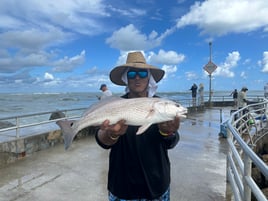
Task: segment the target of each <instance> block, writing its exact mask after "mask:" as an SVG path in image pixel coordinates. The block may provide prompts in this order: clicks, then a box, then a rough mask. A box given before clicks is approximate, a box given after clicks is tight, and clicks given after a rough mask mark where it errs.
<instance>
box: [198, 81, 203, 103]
mask: <svg viewBox="0 0 268 201" xmlns="http://www.w3.org/2000/svg"><path fill="white" fill-rule="evenodd" d="M198 93H199V98H200V105H204V85H203V83H200V84H199V88H198Z"/></svg>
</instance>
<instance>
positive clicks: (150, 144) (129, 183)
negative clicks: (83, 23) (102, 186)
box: [95, 52, 180, 201]
mask: <svg viewBox="0 0 268 201" xmlns="http://www.w3.org/2000/svg"><path fill="white" fill-rule="evenodd" d="M164 74H165V72H164V71H163V70H161V69H159V68H157V67H154V66H151V65H149V64H147V63H146V61H145V58H144V56H143V55H142V53H141V52H132V53H129V54H128V57H127V62H126V64H124V65H121V66H117V67H115V68H114V69H113V70H112V71H111V72H110V79H111V81H112V82H113V83H115V84H117V85H121V86H126V94H125V95H123V96H122V97H123V98H139V97H154V96H155V95H154V94H155V92H156V88H157V85H156V83H157V82H159V81H160V80H161V79H162V78H163V76H164ZM124 122H125V121H124V120H123V119H122V120H121V121H119V122H117V123H116V124H114V125H110V124H109V119H107V120H106V121H104V122H103V124H102V125H101V127H100V130H99V131H98V132H97V134H96V136H95V137H96V141H97V143H98V144H99V145H100V146H101V147H103V148H105V149H110V157H109V172H108V191H109V201H123V200H124V201H126V200H128V201H129V200H131V201H134V200H139V201H146V200H154V201H158V200H162V201H169V200H170V198H169V197H170V192H169V189H170V161H169V157H168V149H171V148H173V147H175V146H176V144H177V143H178V141H179V134H178V132H177V130H178V129H179V124H180V119H179V117H176V118H175V119H174V120H173V121H168V122H163V123H160V124H154V125H152V126H150V127H149V129H148V130H146V131H145V132H144V133H142V134H141V135H136V131H137V129H138V127H137V126H128V125H125V124H124Z"/></svg>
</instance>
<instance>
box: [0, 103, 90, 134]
mask: <svg viewBox="0 0 268 201" xmlns="http://www.w3.org/2000/svg"><path fill="white" fill-rule="evenodd" d="M86 109H87V108H76V109H69V110H56V111H48V112H39V113H33V114H25V115H18V116H11V117H6V118H0V121H2V122H8V123H9V125H12V126H7V127H5V128H0V137H1V136H2V137H3V136H6V137H9V138H20V137H22V136H23V137H25V136H28V135H30V132H28V131H29V130H26V132H22V130H23V129H27V128H31V129H33V128H40V129H42V130H43V131H49V130H53V129H54V130H55V127H56V124H55V122H56V121H58V120H60V119H77V118H79V117H81V115H82V113H83V112H84V111H85V110H86ZM53 113H62V114H63V116H64V117H62V118H57V119H50V116H51V115H52V114H53Z"/></svg>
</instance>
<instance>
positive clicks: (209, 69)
mask: <svg viewBox="0 0 268 201" xmlns="http://www.w3.org/2000/svg"><path fill="white" fill-rule="evenodd" d="M211 46H212V42H209V62H208V63H207V64H206V65H205V66H204V67H203V69H204V70H205V71H207V72H208V76H209V99H208V102H209V107H210V106H211V95H212V91H211V77H212V76H211V75H212V73H213V72H214V71H215V70H216V68H217V66H216V65H215V64H214V63H213V62H212V52H211Z"/></svg>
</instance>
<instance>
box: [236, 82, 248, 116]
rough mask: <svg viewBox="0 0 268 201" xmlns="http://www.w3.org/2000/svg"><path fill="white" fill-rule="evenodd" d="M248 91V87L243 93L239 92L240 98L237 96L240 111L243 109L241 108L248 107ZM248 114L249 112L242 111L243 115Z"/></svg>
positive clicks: (243, 89) (243, 88)
mask: <svg viewBox="0 0 268 201" xmlns="http://www.w3.org/2000/svg"><path fill="white" fill-rule="evenodd" d="M247 91H248V88H247V87H242V89H241V91H239V92H238V96H237V105H238V109H241V108H243V107H246V106H247V103H248V100H247V95H246V92H247ZM247 112H248V110H247V109H244V110H243V111H242V115H244V114H246V113H247Z"/></svg>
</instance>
